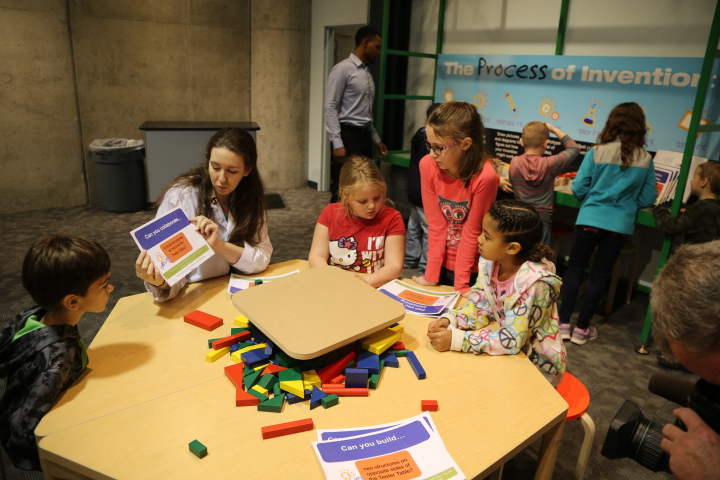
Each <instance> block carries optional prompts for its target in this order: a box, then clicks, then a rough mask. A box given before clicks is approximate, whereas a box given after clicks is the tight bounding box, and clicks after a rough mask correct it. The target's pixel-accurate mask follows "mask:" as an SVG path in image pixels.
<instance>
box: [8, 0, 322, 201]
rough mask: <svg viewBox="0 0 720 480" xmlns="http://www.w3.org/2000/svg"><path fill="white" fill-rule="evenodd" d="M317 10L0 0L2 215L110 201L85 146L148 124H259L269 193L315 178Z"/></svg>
mask: <svg viewBox="0 0 720 480" xmlns="http://www.w3.org/2000/svg"><path fill="white" fill-rule="evenodd" d="M251 10H252V11H251ZM310 10H311V7H310V0H287V1H281V0H275V1H260V0H256V1H254V2H252V7H251V1H250V0H153V1H152V2H145V1H143V0H0V131H2V133H3V134H2V135H0V213H10V212H17V211H26V210H33V209H39V208H48V207H60V206H69V205H78V204H83V203H86V202H88V201H90V202H92V203H99V190H98V187H97V184H96V181H95V171H94V162H93V161H92V160H89V159H87V158H86V151H87V146H88V145H89V143H90V142H91V141H92V140H93V139H95V138H110V137H119V138H143V139H144V134H143V132H142V131H141V130H139V128H138V127H139V126H140V125H141V124H142V123H143V122H145V121H149V120H167V121H173V120H194V121H215V120H227V121H246V120H250V121H255V122H257V123H258V124H259V125H260V127H261V129H262V130H261V131H260V132H259V134H258V149H259V152H260V159H261V162H262V163H261V169H262V173H263V175H264V177H265V180H266V183H267V185H268V187H269V188H289V187H297V186H301V185H304V184H305V181H306V179H307V130H308V124H307V107H308V100H307V99H308V89H309V75H310V74H309V48H310V47H309V43H310ZM251 24H252V28H251ZM251 42H253V43H254V45H253V46H252V55H251ZM251 57H252V58H251ZM251 71H252V78H251ZM251 86H253V87H254V90H253V92H252V93H253V95H252V102H251V90H250V89H251ZM251 103H252V109H251ZM198 161H200V159H198Z"/></svg>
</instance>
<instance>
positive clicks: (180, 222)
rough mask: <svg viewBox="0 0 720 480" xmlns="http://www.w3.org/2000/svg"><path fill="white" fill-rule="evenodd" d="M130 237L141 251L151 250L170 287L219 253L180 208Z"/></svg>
mask: <svg viewBox="0 0 720 480" xmlns="http://www.w3.org/2000/svg"><path fill="white" fill-rule="evenodd" d="M130 235H131V236H132V237H133V239H134V240H135V243H136V244H137V246H138V247H140V249H141V250H147V252H148V255H150V258H151V259H152V261H153V263H154V264H155V267H156V268H159V269H160V273H161V274H162V276H163V277H164V278H165V281H167V283H168V284H170V285H175V284H176V283H177V282H178V281H179V280H180V279H181V278H183V277H184V276H185V275H187V273H188V272H189V271H190V270H192V269H193V268H195V267H197V266H198V265H200V264H201V263H203V262H204V261H205V260H207V259H208V258H210V257H212V256H213V255H214V253H215V252H213V251H212V249H211V248H210V245H208V244H207V242H206V241H205V239H204V238H203V237H202V235H200V234H199V233H198V232H197V231H196V230H195V225H194V224H192V223H190V220H188V217H187V215H185V212H184V211H183V210H182V208H180V207H178V208H176V209H175V210H171V211H170V212H168V213H166V214H165V215H163V216H162V217H159V218H156V219H155V220H152V221H150V222H148V223H146V224H145V225H142V226H141V227H138V228H136V229H135V230H133V231H132V232H130Z"/></svg>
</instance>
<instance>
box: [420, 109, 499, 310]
mask: <svg viewBox="0 0 720 480" xmlns="http://www.w3.org/2000/svg"><path fill="white" fill-rule="evenodd" d="M425 132H426V134H427V138H428V141H427V143H426V146H427V147H428V152H429V154H428V155H426V156H425V157H424V158H423V159H422V160H421V161H420V176H421V185H422V199H423V207H424V209H425V216H426V217H427V221H428V254H427V267H426V270H425V275H423V276H418V277H413V280H415V281H416V282H417V283H419V284H420V285H437V284H438V283H441V284H444V285H451V286H454V287H455V290H457V291H459V292H460V293H462V294H463V295H464V296H467V295H468V294H469V292H470V287H471V286H472V285H474V284H475V280H476V278H477V271H478V267H477V265H478V250H477V245H476V240H477V238H478V237H479V236H480V232H481V230H482V220H483V217H484V216H485V214H486V213H487V212H488V210H489V209H490V205H492V203H493V202H494V201H495V196H496V195H497V189H498V182H499V180H498V175H497V173H496V172H495V170H494V168H493V165H492V162H491V161H490V158H489V156H488V154H487V152H486V151H485V145H484V143H483V136H484V128H483V124H482V120H481V119H480V115H479V114H478V112H477V110H476V108H475V107H474V106H473V105H470V104H469V103H466V102H448V103H445V104H443V105H442V106H441V107H439V108H438V109H436V110H435V111H434V112H433V113H432V114H431V115H430V117H429V118H428V122H427V126H426V130H425Z"/></svg>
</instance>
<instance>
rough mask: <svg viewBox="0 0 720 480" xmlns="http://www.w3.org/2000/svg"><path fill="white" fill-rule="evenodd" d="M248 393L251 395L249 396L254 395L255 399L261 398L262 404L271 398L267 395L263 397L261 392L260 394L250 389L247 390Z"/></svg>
mask: <svg viewBox="0 0 720 480" xmlns="http://www.w3.org/2000/svg"><path fill="white" fill-rule="evenodd" d="M247 393H249V394H250V395H252V396H253V397H257V398H259V399H260V401H261V402H264V401H266V400H267V399H268V398H270V397H268V396H267V395H263V394H262V393H261V392H258V391H257V390H253V389H252V388H248V389H247Z"/></svg>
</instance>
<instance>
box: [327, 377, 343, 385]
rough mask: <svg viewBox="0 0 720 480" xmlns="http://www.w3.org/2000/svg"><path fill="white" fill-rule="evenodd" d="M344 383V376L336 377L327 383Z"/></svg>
mask: <svg viewBox="0 0 720 480" xmlns="http://www.w3.org/2000/svg"><path fill="white" fill-rule="evenodd" d="M344 381H345V375H338V376H337V377H335V378H333V379H332V380H330V381H329V382H328V383H335V384H340V383H343V382H344Z"/></svg>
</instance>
